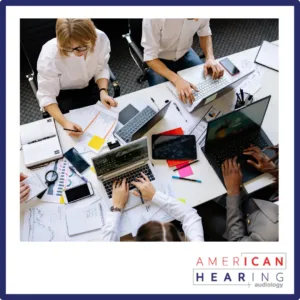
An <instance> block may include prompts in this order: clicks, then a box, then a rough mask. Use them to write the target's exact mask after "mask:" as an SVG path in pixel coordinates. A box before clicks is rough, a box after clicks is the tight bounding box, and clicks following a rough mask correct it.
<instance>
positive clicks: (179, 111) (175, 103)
mask: <svg viewBox="0 0 300 300" xmlns="http://www.w3.org/2000/svg"><path fill="white" fill-rule="evenodd" d="M174 105H175V106H176V109H177V110H178V111H179V113H180V114H181V115H182V117H183V120H184V121H186V122H187V120H186V119H185V117H184V115H183V114H182V112H181V111H180V109H179V107H178V106H177V104H176V103H174Z"/></svg>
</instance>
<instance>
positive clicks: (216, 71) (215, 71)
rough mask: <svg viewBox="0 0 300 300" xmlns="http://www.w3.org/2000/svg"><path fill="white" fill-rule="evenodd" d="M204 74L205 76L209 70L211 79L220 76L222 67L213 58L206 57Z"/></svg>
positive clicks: (222, 71) (222, 72)
mask: <svg viewBox="0 0 300 300" xmlns="http://www.w3.org/2000/svg"><path fill="white" fill-rule="evenodd" d="M203 69H204V76H207V75H208V73H209V71H210V70H211V72H212V79H218V78H221V77H222V76H223V75H224V69H223V67H222V66H221V65H220V64H219V62H218V61H216V60H215V59H208V60H207V61H206V62H205V64H204V66H203Z"/></svg>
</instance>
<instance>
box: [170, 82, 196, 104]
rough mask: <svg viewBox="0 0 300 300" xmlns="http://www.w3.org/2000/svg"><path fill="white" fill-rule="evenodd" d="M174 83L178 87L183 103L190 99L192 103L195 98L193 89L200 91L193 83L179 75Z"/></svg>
mask: <svg viewBox="0 0 300 300" xmlns="http://www.w3.org/2000/svg"><path fill="white" fill-rule="evenodd" d="M174 85H175V87H176V90H177V93H178V97H179V99H180V100H181V101H182V102H183V103H186V102H187V101H188V102H190V103H191V104H192V103H193V101H194V100H195V97H194V95H193V90H195V91H197V92H198V89H197V87H196V86H195V85H193V84H192V83H190V82H188V81H186V80H184V79H183V78H181V77H180V76H178V77H177V79H176V80H175V81H174Z"/></svg>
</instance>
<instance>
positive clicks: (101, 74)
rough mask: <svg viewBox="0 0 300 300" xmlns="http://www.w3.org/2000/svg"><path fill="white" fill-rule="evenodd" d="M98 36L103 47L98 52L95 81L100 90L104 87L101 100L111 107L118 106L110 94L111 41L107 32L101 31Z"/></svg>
mask: <svg viewBox="0 0 300 300" xmlns="http://www.w3.org/2000/svg"><path fill="white" fill-rule="evenodd" d="M97 33H98V38H99V39H100V45H101V48H100V50H99V53H98V60H97V68H96V72H95V75H94V79H95V82H96V83H97V85H98V87H99V90H100V89H102V88H104V89H105V90H102V91H101V92H100V101H101V102H102V103H103V104H104V105H105V106H106V107H107V108H110V107H111V106H117V102H116V101H115V100H114V99H113V98H112V97H110V96H109V95H108V92H107V90H108V80H109V66H108V61H109V58H110V51H111V48H110V41H109V39H108V37H107V36H106V34H105V33H103V32H101V34H100V33H99V32H97Z"/></svg>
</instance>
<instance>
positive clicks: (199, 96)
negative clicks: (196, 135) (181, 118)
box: [167, 64, 255, 112]
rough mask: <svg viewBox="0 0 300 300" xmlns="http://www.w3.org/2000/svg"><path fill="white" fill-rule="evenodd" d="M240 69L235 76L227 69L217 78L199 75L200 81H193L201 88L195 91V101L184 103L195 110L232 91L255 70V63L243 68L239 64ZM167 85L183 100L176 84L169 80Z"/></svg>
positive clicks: (187, 108)
mask: <svg viewBox="0 0 300 300" xmlns="http://www.w3.org/2000/svg"><path fill="white" fill-rule="evenodd" d="M239 70H240V73H239V74H238V75H235V76H231V75H230V74H229V73H228V72H226V71H225V72H224V76H223V77H221V78H219V79H215V80H214V79H212V77H211V76H210V75H208V76H206V78H204V76H203V75H201V76H199V77H201V79H200V78H199V80H198V82H193V83H194V84H195V85H196V86H197V88H198V90H199V92H194V97H195V101H194V102H193V103H192V104H190V103H186V104H183V103H182V105H183V106H184V107H185V109H186V110H187V111H188V112H193V111H194V110H196V109H199V108H201V107H203V106H204V105H207V104H208V103H210V102H211V101H214V100H215V99H217V98H219V97H221V96H222V95H224V94H226V93H228V92H230V91H232V90H233V89H235V88H236V87H237V86H239V85H240V84H241V83H242V82H243V81H244V80H245V79H247V78H248V76H249V75H250V74H251V73H252V72H254V70H255V69H254V64H251V65H250V64H249V66H248V67H247V68H242V67H240V66H239ZM167 86H168V88H169V90H170V91H171V92H172V93H173V94H174V95H175V96H176V98H177V99H178V101H181V100H180V99H179V98H178V95H177V90H176V88H175V86H174V85H173V84H172V83H171V82H168V83H167Z"/></svg>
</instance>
